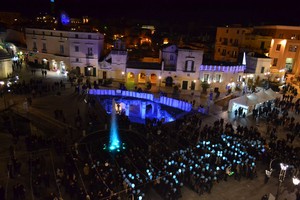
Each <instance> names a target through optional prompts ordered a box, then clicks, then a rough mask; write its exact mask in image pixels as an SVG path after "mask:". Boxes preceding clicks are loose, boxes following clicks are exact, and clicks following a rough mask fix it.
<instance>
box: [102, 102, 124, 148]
mask: <svg viewBox="0 0 300 200" xmlns="http://www.w3.org/2000/svg"><path fill="white" fill-rule="evenodd" d="M116 105H117V104H116V102H115V99H113V100H112V109H111V123H110V132H109V142H108V149H107V146H106V145H104V148H103V149H104V150H106V149H107V150H108V151H110V152H112V151H117V152H119V151H120V149H125V145H124V144H123V143H121V141H120V138H119V132H118V124H117V116H116Z"/></svg>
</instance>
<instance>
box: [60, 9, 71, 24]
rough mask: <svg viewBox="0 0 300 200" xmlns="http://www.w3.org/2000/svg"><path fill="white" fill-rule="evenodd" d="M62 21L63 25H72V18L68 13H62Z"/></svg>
mask: <svg viewBox="0 0 300 200" xmlns="http://www.w3.org/2000/svg"><path fill="white" fill-rule="evenodd" d="M60 21H61V23H62V24H63V25H68V24H70V18H69V16H68V15H67V14H66V13H64V12H63V13H61V15H60Z"/></svg>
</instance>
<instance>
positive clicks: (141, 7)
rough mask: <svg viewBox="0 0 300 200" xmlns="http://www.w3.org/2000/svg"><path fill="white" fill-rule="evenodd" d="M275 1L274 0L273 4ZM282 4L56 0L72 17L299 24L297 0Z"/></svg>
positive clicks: (41, 7) (15, 7)
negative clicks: (286, 4) (285, 4)
mask: <svg viewBox="0 0 300 200" xmlns="http://www.w3.org/2000/svg"><path fill="white" fill-rule="evenodd" d="M272 2H273V3H272ZM287 2H288V5H289V6H282V5H281V6H279V5H277V4H276V3H274V1H270V3H269V2H266V1H264V0H252V1H246V0H223V1H220V0H207V1H203V0H185V1H179V0H148V1H143V0H127V1H125V0H123V1H121V0H55V3H56V11H62V10H64V11H66V12H67V13H68V14H69V15H70V17H80V16H82V15H88V16H92V17H98V18H100V19H103V18H134V19H145V20H150V19H153V20H163V21H166V22H170V23H177V22H184V21H187V20H188V21H194V22H199V23H202V24H211V25H224V24H243V25H268V24H278V25H297V26H299V25H300V15H298V11H297V6H296V5H297V1H296V0H293V1H287ZM0 11H19V12H21V13H22V14H24V15H27V16H36V15H37V14H38V13H39V12H41V11H42V12H49V11H50V0H27V1H25V0H9V1H6V3H5V5H1V7H0Z"/></svg>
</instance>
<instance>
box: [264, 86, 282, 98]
mask: <svg viewBox="0 0 300 200" xmlns="http://www.w3.org/2000/svg"><path fill="white" fill-rule="evenodd" d="M265 93H266V94H267V95H269V96H270V97H272V98H273V99H276V98H279V97H280V96H281V95H280V94H279V93H277V92H274V91H273V90H272V89H271V88H269V89H267V90H265Z"/></svg>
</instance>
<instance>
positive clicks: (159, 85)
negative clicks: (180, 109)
mask: <svg viewBox="0 0 300 200" xmlns="http://www.w3.org/2000/svg"><path fill="white" fill-rule="evenodd" d="M158 79H159V83H158V91H160V84H161V76H159V77H158Z"/></svg>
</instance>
